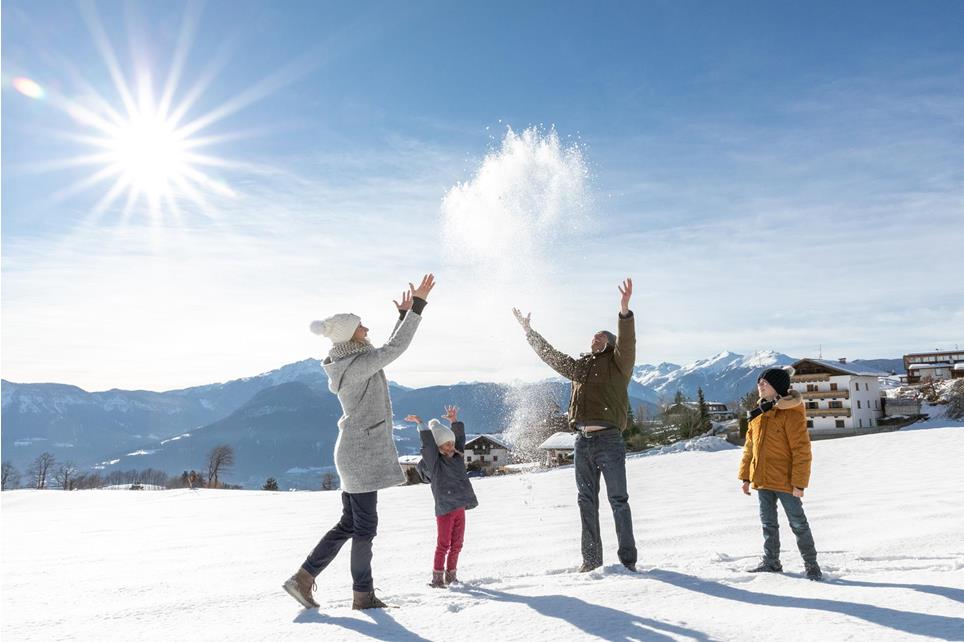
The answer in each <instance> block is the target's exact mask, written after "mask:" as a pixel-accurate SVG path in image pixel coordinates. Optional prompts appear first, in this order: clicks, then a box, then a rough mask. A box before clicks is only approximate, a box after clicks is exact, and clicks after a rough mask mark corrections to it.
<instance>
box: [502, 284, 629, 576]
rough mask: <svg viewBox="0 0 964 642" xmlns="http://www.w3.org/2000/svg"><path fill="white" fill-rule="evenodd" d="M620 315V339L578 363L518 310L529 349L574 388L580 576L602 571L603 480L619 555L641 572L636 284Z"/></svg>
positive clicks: (604, 338) (602, 342)
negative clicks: (634, 507)
mask: <svg viewBox="0 0 964 642" xmlns="http://www.w3.org/2000/svg"><path fill="white" fill-rule="evenodd" d="M619 293H620V311H619V321H618V325H617V333H616V334H615V335H614V334H613V333H612V332H608V331H606V330H600V331H599V332H597V333H596V334H594V335H593V338H592V345H591V348H592V351H591V352H590V353H589V354H585V355H582V356H581V357H579V358H578V359H574V358H573V357H570V356H569V355H566V354H563V353H562V352H559V351H558V350H556V349H555V348H553V347H552V346H551V345H550V344H549V342H548V341H546V340H545V339H543V338H542V335H540V334H539V333H538V332H536V331H535V330H533V329H532V328H531V327H530V326H529V321H530V319H531V317H532V315H531V314H528V315H526V316H524V317H523V316H522V313H521V312H519V310H517V309H513V313H514V314H515V316H516V319H517V320H518V321H519V323H520V324H521V325H522V327H523V328H524V329H525V331H526V339H527V340H528V341H529V345H531V346H532V348H533V349H534V350H535V351H536V354H537V355H539V358H540V359H542V360H543V361H544V362H545V363H546V364H547V365H548V366H549V367H551V368H552V369H553V370H555V371H556V372H558V373H559V374H560V375H562V376H563V377H565V378H566V379H569V380H570V381H571V382H572V395H571V397H570V399H569V423H570V425H571V426H572V427H573V429H574V430H575V431H576V432H577V434H578V436H577V437H576V448H575V453H574V456H573V461H574V464H575V469H576V489H577V491H578V503H579V513H580V516H581V518H582V566H581V567H580V568H579V571H580V572H583V573H584V572H587V571H591V570H593V569H595V568H598V567H600V566H602V563H603V555H602V538H601V537H600V534H599V476H600V473H601V474H602V477H603V478H604V479H605V480H606V493H607V495H608V497H609V505H610V506H611V507H612V509H613V520H614V521H615V523H616V538H617V540H618V543H619V548H618V550H617V555H618V557H619V561H620V562H622V563H623V566H625V567H626V568H627V569H629V570H631V571H635V570H636V540H635V538H634V537H633V516H632V512H631V510H630V508H629V493H628V492H627V487H626V444H625V442H623V436H622V431H623V430H624V429H625V428H626V419H627V415H628V412H629V395H628V393H627V392H626V388H627V386H628V385H629V380H630V378H631V377H632V373H633V365H634V363H635V361H636V330H635V326H634V322H635V319H634V318H633V313H632V311H630V309H629V299H630V297H632V294H633V281H632V279H626V280H625V281H624V282H623V284H622V286H621V287H619Z"/></svg>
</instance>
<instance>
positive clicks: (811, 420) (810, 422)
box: [807, 419, 813, 428]
mask: <svg viewBox="0 0 964 642" xmlns="http://www.w3.org/2000/svg"><path fill="white" fill-rule="evenodd" d="M807 428H813V419H807Z"/></svg>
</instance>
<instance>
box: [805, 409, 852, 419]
mask: <svg viewBox="0 0 964 642" xmlns="http://www.w3.org/2000/svg"><path fill="white" fill-rule="evenodd" d="M806 413H807V416H808V417H849V416H850V408H806Z"/></svg>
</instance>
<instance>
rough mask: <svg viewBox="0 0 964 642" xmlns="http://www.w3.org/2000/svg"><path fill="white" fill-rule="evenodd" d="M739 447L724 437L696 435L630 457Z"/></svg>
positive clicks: (710, 451)
mask: <svg viewBox="0 0 964 642" xmlns="http://www.w3.org/2000/svg"><path fill="white" fill-rule="evenodd" d="M734 448H738V446H734V445H733V444H731V443H730V442H728V441H727V440H726V439H724V438H722V437H714V436H709V435H707V436H704V437H694V438H693V439H687V440H685V441H677V442H675V443H672V444H668V445H666V446H660V447H659V448H650V449H649V450H646V451H643V452H641V453H638V454H631V455H629V457H651V456H653V455H669V454H672V453H683V452H707V453H712V452H718V451H720V450H732V449H734Z"/></svg>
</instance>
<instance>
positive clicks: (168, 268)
mask: <svg viewBox="0 0 964 642" xmlns="http://www.w3.org/2000/svg"><path fill="white" fill-rule="evenodd" d="M2 11H3V61H2V71H3V95H2V137H3V138H2V190H3V192H2V233H3V238H2V252H3V275H2V285H3V293H2V304H3V321H2V348H3V356H2V369H3V377H4V378H5V379H8V380H13V381H60V382H69V383H74V384H77V385H80V386H82V387H85V388H87V389H104V388H110V387H122V388H135V387H138V388H149V389H168V388H175V387H182V386H188V385H195V384H201V383H208V382H211V381H218V380H226V379H229V378H233V377H237V376H244V375H249V374H254V373H256V372H260V371H263V370H268V369H271V368H274V367H277V366H279V365H281V364H283V363H287V362H290V361H294V360H298V359H302V358H305V357H308V356H322V355H323V354H324V352H325V351H326V350H327V346H326V345H325V344H324V342H323V341H319V339H318V338H317V337H315V336H313V335H311V334H309V333H308V332H307V325H308V322H309V321H310V320H311V319H314V318H320V317H323V316H326V315H327V314H330V313H334V312H338V311H344V310H353V311H355V312H357V313H359V314H361V315H362V316H363V318H364V319H365V322H366V325H369V326H370V327H371V328H372V334H373V338H374V339H375V340H376V342H377V341H378V340H379V339H384V338H385V337H386V334H387V333H388V332H389V331H390V329H391V323H392V321H393V316H394V315H393V311H392V305H391V299H392V298H393V297H397V296H398V293H399V292H400V291H401V289H402V288H403V287H404V286H405V284H406V283H407V282H408V281H410V280H416V279H417V277H418V276H419V275H421V274H422V273H423V272H425V271H434V272H435V273H436V275H437V277H438V280H439V286H438V288H437V290H436V291H435V292H434V293H433V296H432V299H431V301H430V307H429V310H428V312H427V313H426V319H425V323H424V324H423V327H422V329H421V330H420V334H419V337H418V338H417V339H416V342H415V344H414V345H413V347H412V349H411V351H410V352H409V353H408V354H406V356H405V357H404V358H403V359H401V360H399V361H398V362H397V363H396V364H393V366H392V368H391V369H390V372H389V376H390V377H392V378H394V379H396V380H398V381H400V382H402V383H406V384H409V385H427V384H436V383H453V382H455V381H460V380H475V379H482V380H513V379H535V378H541V377H544V376H547V375H548V374H549V373H548V372H547V371H546V370H545V368H544V367H543V366H542V365H541V364H540V363H539V362H538V361H537V360H536V359H535V358H534V356H533V355H532V354H530V353H529V352H528V348H527V346H526V344H525V343H524V341H523V340H522V338H521V336H520V333H519V331H518V328H517V327H516V326H515V325H514V322H513V321H512V319H511V317H510V315H509V313H508V310H509V309H510V308H511V307H512V306H514V305H515V306H520V307H523V308H526V309H531V310H532V312H533V325H534V326H535V327H536V328H537V329H540V330H542V331H543V333H544V334H545V335H546V336H547V337H548V338H549V339H550V340H552V341H553V342H554V343H556V344H557V346H558V347H560V348H561V349H564V350H567V351H569V352H578V351H581V350H584V349H586V348H587V345H588V338H589V337H590V336H591V334H592V333H593V332H594V331H595V330H596V329H598V328H600V327H607V326H611V325H613V319H612V317H613V316H614V314H615V312H614V311H615V308H616V302H617V298H616V284H617V283H618V282H619V280H620V279H621V278H623V277H624V276H627V275H630V276H632V277H633V278H634V280H635V283H636V296H635V300H634V304H633V308H634V309H635V311H636V313H637V327H638V332H639V347H638V357H637V361H638V362H639V363H655V362H659V361H674V362H677V363H682V362H687V361H692V360H695V359H698V358H703V357H707V356H710V355H712V354H714V353H716V352H719V351H721V350H731V351H735V352H751V351H754V350H764V349H774V350H778V351H781V352H785V353H788V354H791V355H796V356H810V355H816V353H817V351H818V349H819V347H820V346H822V349H823V353H824V355H825V356H830V357H837V356H847V357H849V358H870V357H895V356H900V355H901V354H903V353H905V352H911V351H919V350H928V349H932V348H935V347H952V346H953V345H955V344H957V343H958V342H961V341H962V340H964V335H962V332H961V329H962V328H964V285H962V282H964V279H961V278H960V271H961V270H960V262H959V260H958V259H959V256H960V252H961V244H962V241H964V189H962V185H964V169H962V168H964V151H962V150H964V116H962V114H964V73H962V72H964V44H962V41H964V39H962V38H961V37H960V35H961V33H964V6H962V5H961V4H960V3H956V2H943V3H942V2H928V3H917V2H903V3H894V2H873V3H871V2H867V3H857V2H852V3H791V2H739V3H710V2H705V3H688V2H632V3H630V2H627V3H603V6H595V5H594V4H590V3H558V2H553V3H507V2H506V3H442V2H438V3H433V2H417V3H389V2H385V3H338V4H335V3H319V2H291V1H289V2H284V3H268V2H219V1H212V2H208V3H205V4H203V5H200V4H196V3H191V4H189V3H177V2H170V3H167V2H165V3H117V2H109V3H108V2H101V3H93V4H83V3H80V4H78V3H66V2H65V3H60V2H52V1H51V2H42V3H36V2H16V1H7V2H4V4H3V7H2ZM98 42H100V43H101V46H100V47H98ZM104 43H109V46H108V47H107V48H105V47H104V46H103V44H104ZM186 45H189V46H186ZM105 52H112V54H113V56H114V59H115V60H116V61H117V69H118V70H119V75H120V76H121V77H123V78H124V81H125V83H126V84H127V85H128V86H130V88H131V92H132V93H133V94H136V93H137V89H136V88H137V86H138V85H139V84H140V85H149V86H150V87H151V88H152V91H153V94H154V97H153V102H151V101H148V103H149V104H156V103H157V102H158V100H159V98H160V96H161V95H162V94H163V88H164V87H165V86H166V81H167V80H168V78H169V77H170V73H171V70H172V69H179V70H180V74H179V75H178V76H177V78H176V81H177V82H175V83H171V85H170V86H171V87H174V91H173V93H172V96H171V97H172V100H171V104H172V105H173V106H174V107H175V108H176V107H177V106H178V105H186V109H185V112H184V115H183V119H182V120H181V121H180V124H181V125H184V124H186V123H189V122H195V123H198V126H199V129H198V131H197V132H196V133H192V138H191V139H192V140H195V141H196V142H204V141H200V140H199V139H200V138H204V139H205V140H206V141H207V143H208V144H206V145H204V146H203V147H201V148H200V150H201V152H202V153H203V154H205V155H206V156H207V157H208V158H209V159H214V161H213V162H208V163H206V164H204V165H203V166H198V167H195V168H194V169H199V170H201V171H203V173H204V179H205V182H203V183H202V184H200V186H199V187H198V186H196V189H195V191H194V192H187V191H185V190H181V189H177V190H172V194H171V201H170V202H171V203H173V204H174V205H173V206H169V204H163V205H162V206H160V207H158V208H155V209H154V210H152V209H151V207H150V204H149V203H148V202H147V199H146V198H138V199H136V200H135V201H134V202H132V203H130V204H128V203H127V202H126V200H125V199H126V194H127V192H126V191H124V190H123V189H118V191H117V196H118V197H117V198H116V199H114V200H113V201H112V202H111V203H110V204H109V205H108V206H106V207H101V208H98V204H101V205H102V204H103V202H104V197H105V195H106V194H107V193H108V192H110V191H111V189H112V186H113V185H114V178H113V177H110V178H107V179H105V180H103V181H100V182H98V183H96V184H92V185H87V186H84V181H85V179H87V178H89V177H90V176H92V175H94V174H96V173H97V172H98V171H99V170H101V169H103V167H102V163H101V164H98V163H97V162H94V163H89V164H82V165H81V164H76V163H75V164H73V165H71V164H70V163H69V162H68V163H65V162H64V161H65V160H66V161H69V160H70V159H73V160H75V161H76V160H77V159H78V158H83V157H88V156H90V155H91V153H92V151H93V149H94V148H93V147H92V144H91V141H90V139H91V138H92V136H94V135H96V136H100V137H101V138H103V133H102V132H100V133H99V132H98V131H95V130H93V129H92V128H91V126H90V125H89V123H85V122H84V121H83V119H82V118H81V119H78V116H77V111H76V107H77V106H87V107H90V106H91V105H97V104H98V103H97V102H96V101H95V100H94V97H96V96H99V97H100V99H101V103H103V104H101V106H100V107H99V108H104V104H106V105H109V106H110V108H111V109H112V110H114V112H116V113H117V114H119V115H120V119H121V120H123V119H124V117H125V113H126V112H125V109H124V105H123V100H122V96H121V95H120V93H119V91H118V89H117V83H116V77H112V75H111V71H110V65H109V64H108V63H109V58H110V55H105ZM179 52H180V54H179ZM179 56H180V57H179ZM179 60H180V61H181V63H180V64H178V61H179ZM23 78H29V79H31V80H33V81H35V82H36V83H38V84H39V86H40V87H42V88H43V90H44V95H43V96H42V97H40V98H31V97H29V96H27V95H25V94H24V93H23V92H22V91H19V90H18V89H17V87H21V89H22V87H23V85H22V84H18V83H20V82H21V80H22V79H23ZM144 78H149V79H150V80H149V81H148V82H142V81H140V80H139V79H144ZM194 87H199V88H200V89H201V91H199V92H197V93H196V94H194V97H195V98H196V100H192V101H191V102H189V103H186V102H185V101H187V100H188V98H189V97H191V96H192V91H191V90H192V88H194ZM135 98H136V97H135ZM207 116H211V117H210V118H207ZM198 119H202V120H198ZM532 127H534V128H536V129H535V130H534V131H535V134H534V135H533V136H532V137H530V138H529V139H528V140H529V141H530V142H532V141H536V143H538V142H539V141H542V142H543V143H545V142H546V141H550V144H549V145H548V146H546V145H543V146H542V147H539V146H538V144H536V143H533V144H531V145H529V146H526V144H522V143H520V145H519V146H518V147H517V148H515V151H514V152H510V151H509V150H508V148H507V147H503V144H504V138H505V137H506V135H507V132H508V131H509V128H511V130H512V131H513V132H515V133H521V132H524V131H525V130H527V128H532ZM553 128H554V132H555V134H556V135H557V136H558V141H557V143H556V144H553V143H551V139H552V133H551V132H552V131H553ZM540 150H541V151H540ZM141 151H143V150H141ZM148 157H150V154H149V153H148ZM583 170H584V174H585V176H584V180H581V179H579V176H580V172H582V171H583ZM560 177H564V178H565V179H566V181H569V182H566V181H562V182H561V183H560V182H559V180H557V179H559V178H560ZM542 180H548V181H549V182H548V183H546V184H548V185H552V186H553V187H551V188H549V191H545V192H544V191H539V190H537V189H535V187H534V186H536V185H539V184H542V183H540V182H539V181H542ZM553 181H555V182H553ZM459 183H464V184H465V185H467V186H468V188H467V189H466V190H464V192H460V193H459V194H460V195H459V199H461V200H460V201H459V207H460V208H461V209H459V212H460V214H458V216H462V217H463V218H460V219H458V220H460V221H462V222H463V223H464V222H466V221H467V220H468V218H473V217H474V220H475V222H476V223H478V224H480V225H481V227H480V228H478V229H488V230H495V231H498V232H500V233H501V236H499V235H496V236H492V237H491V238H489V237H488V236H486V240H485V241H484V242H482V241H479V240H478V239H473V238H469V237H468V236H466V234H465V230H466V228H464V227H463V228H462V229H461V231H460V230H455V232H454V233H453V231H452V221H453V220H455V219H453V218H452V217H453V216H455V214H453V210H452V209H451V208H452V207H453V206H452V203H453V198H449V199H448V200H447V201H444V202H443V199H445V197H446V195H447V194H453V192H450V190H453V188H454V187H455V186H456V185H457V184H459ZM520 194H521V196H520ZM546 194H550V195H551V196H552V197H553V198H558V199H559V202H560V203H561V209H559V210H558V211H556V210H553V212H552V213H551V216H550V215H541V214H539V213H535V214H533V212H532V211H529V210H528V209H526V210H524V211H523V210H522V209H512V208H511V207H509V206H508V205H503V204H504V203H507V202H509V201H510V200H512V199H516V200H513V201H512V202H514V203H515V202H518V203H522V204H527V205H525V207H530V206H531V207H535V208H536V209H538V207H539V204H538V203H539V202H540V200H541V199H542V198H543V196H544V195H546ZM510 196H511V197H512V198H509V197H510ZM503 197H505V198H503ZM516 197H518V198H516ZM473 199H474V200H473ZM577 201H578V202H577ZM445 203H448V205H445ZM533 203H535V205H533ZM492 204H495V205H494V206H495V207H496V208H499V207H502V208H503V209H502V210H500V211H498V212H494V211H491V210H490V209H486V208H488V207H490V206H492ZM446 207H448V208H449V209H446ZM520 207H522V206H521V205H520ZM543 214H545V212H543ZM466 217H467V218H466ZM446 222H448V224H449V227H446ZM472 229H476V228H472ZM462 244H464V245H465V247H462ZM469 246H472V247H469ZM472 252H474V253H475V255H476V256H475V260H473V261H467V260H463V259H465V256H466V255H467V254H470V253H472Z"/></svg>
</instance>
